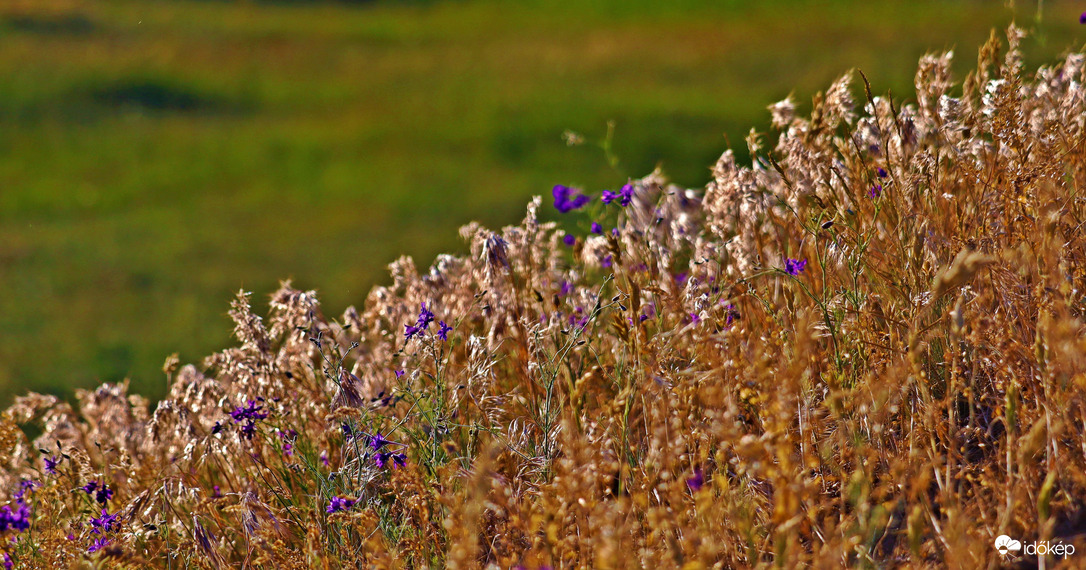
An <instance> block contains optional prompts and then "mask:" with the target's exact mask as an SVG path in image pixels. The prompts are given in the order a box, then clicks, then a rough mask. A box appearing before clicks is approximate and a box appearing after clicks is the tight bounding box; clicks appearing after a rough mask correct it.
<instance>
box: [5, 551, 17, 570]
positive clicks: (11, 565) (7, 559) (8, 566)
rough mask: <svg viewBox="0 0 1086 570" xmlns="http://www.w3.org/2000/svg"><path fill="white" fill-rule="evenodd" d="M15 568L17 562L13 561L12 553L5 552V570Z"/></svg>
mask: <svg viewBox="0 0 1086 570" xmlns="http://www.w3.org/2000/svg"><path fill="white" fill-rule="evenodd" d="M12 568H15V563H14V562H12V561H11V555H9V554H8V553H7V552H5V553H4V570H11V569H12Z"/></svg>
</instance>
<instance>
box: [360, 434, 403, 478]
mask: <svg viewBox="0 0 1086 570" xmlns="http://www.w3.org/2000/svg"><path fill="white" fill-rule="evenodd" d="M369 443H370V448H371V449H373V451H375V452H377V453H376V455H374V456H373V459H374V461H375V462H376V463H377V466H378V467H380V468H381V469H384V468H385V467H388V466H389V465H392V466H393V467H403V466H405V465H407V454H406V453H392V452H391V451H381V450H382V449H383V448H384V447H385V446H388V445H393V444H394V442H393V441H391V440H389V439H386V438H385V436H383V435H381V432H377V433H375V434H373V435H371V436H370V442H369Z"/></svg>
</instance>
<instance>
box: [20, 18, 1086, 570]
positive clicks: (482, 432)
mask: <svg viewBox="0 0 1086 570" xmlns="http://www.w3.org/2000/svg"><path fill="white" fill-rule="evenodd" d="M1020 38H1021V34H1020V33H1019V32H1018V31H1017V30H1015V29H1011V30H1010V32H1009V34H1008V40H1007V41H1006V43H1007V44H1009V45H1007V46H1006V47H1003V42H1001V41H1000V40H998V39H997V37H996V36H995V35H994V34H993V38H992V40H991V41H990V42H989V43H988V44H987V45H986V46H985V47H984V48H983V49H982V50H981V52H980V57H979V65H978V69H977V71H975V72H974V73H972V74H970V75H969V76H968V77H967V78H966V79H965V81H964V84H962V85H961V86H960V87H956V86H955V85H954V83H953V81H952V79H951V77H950V72H949V63H950V57H951V55H950V54H943V55H939V56H928V57H924V58H923V59H922V60H921V62H920V68H919V71H918V72H917V76H916V87H917V93H916V101H915V103H914V104H907V105H899V104H898V103H897V102H895V101H893V100H892V99H890V98H887V97H873V96H872V95H871V94H870V90H869V89H868V90H866V91H867V94H866V97H865V99H866V100H861V101H860V104H859V105H854V101H853V98H852V94H853V92H854V91H856V92H859V90H858V89H853V86H854V85H856V86H860V85H862V84H866V80H863V81H859V80H858V79H857V80H855V81H854V77H853V75H852V74H849V75H846V76H845V77H843V78H842V79H841V80H840V81H838V82H836V83H835V84H834V85H833V86H832V87H831V88H830V89H829V90H828V91H827V92H826V93H825V95H824V96H823V95H820V96H817V97H816V98H815V100H814V105H813V111H812V113H811V116H810V118H801V117H799V116H796V114H795V113H794V106H793V104H792V102H790V101H784V102H781V103H778V104H776V105H774V106H772V107H771V108H770V110H771V112H772V115H773V123H774V127H775V131H777V135H776V136H777V142H776V145H775V146H773V147H766V148H763V147H762V142H761V141H762V139H763V137H762V136H761V135H758V134H756V133H753V132H752V134H751V136H750V137H749V139H748V144H749V146H750V147H751V150H752V154H753V155H754V156H756V157H758V158H756V159H755V161H754V163H753V164H752V166H751V167H744V166H739V165H737V164H736V162H735V160H734V159H733V155H732V153H731V152H730V151H729V152H726V153H725V154H724V155H723V156H722V157H721V158H720V160H719V162H717V164H716V165H715V167H714V170H713V174H714V180H713V182H712V183H710V184H709V186H708V187H707V188H706V189H705V190H704V191H703V192H702V191H693V190H686V189H680V188H676V187H673V186H668V185H667V184H666V183H665V181H664V179H663V178H662V177H661V176H660V175H659V174H653V175H651V176H649V177H647V178H645V179H642V180H636V181H631V183H630V184H629V185H628V186H626V187H624V189H623V190H622V191H618V192H614V193H611V192H608V193H607V194H606V195H605V196H604V198H605V200H601V199H596V198H594V197H590V198H591V199H589V200H587V202H588V204H584V202H586V200H585V199H579V198H578V196H581V194H580V193H578V192H576V191H575V190H571V189H565V188H563V187H559V188H557V189H556V190H555V203H556V206H558V207H559V209H561V210H584V211H582V212H577V213H572V214H563V215H567V216H576V217H579V219H580V220H581V223H584V224H586V226H585V227H586V231H585V232H583V235H580V236H579V237H568V238H567V236H572V235H573V234H567V233H566V232H564V231H562V230H560V229H558V227H557V226H556V224H555V223H551V222H546V223H545V222H540V221H539V220H538V217H537V210H538V208H539V207H540V205H541V202H540V200H538V199H537V200H536V201H535V202H533V203H532V204H531V205H530V206H529V208H528V214H527V217H526V218H525V220H524V222H523V223H522V224H521V225H519V226H515V227H507V228H504V229H503V230H502V231H500V232H492V231H490V230H487V229H484V228H482V227H480V226H478V225H470V226H467V227H465V228H464V230H463V232H462V233H463V235H464V237H465V238H466V239H467V240H469V242H470V243H471V255H470V257H453V256H441V257H439V258H438V259H437V260H436V262H435V263H434V265H433V266H432V267H431V268H430V269H429V270H426V271H424V272H421V273H420V272H419V271H418V270H417V268H416V266H415V265H414V263H413V262H412V261H411V260H410V259H408V258H403V259H400V260H399V261H397V262H396V263H394V264H392V266H391V270H392V284H391V285H390V286H386V287H377V288H375V289H374V290H373V291H372V293H371V294H370V296H369V298H368V299H367V301H366V304H365V308H364V310H363V311H361V312H358V311H356V310H355V309H353V308H350V309H348V310H347V311H346V312H345V313H344V314H343V316H342V317H341V318H340V319H338V320H333V319H328V318H326V317H325V316H324V315H323V313H322V312H321V309H320V307H319V305H318V302H317V299H316V296H315V295H314V293H313V292H303V291H298V290H294V289H292V288H291V287H290V286H289V284H284V286H283V287H282V289H280V290H279V291H278V292H277V293H275V294H274V295H273V297H272V300H271V314H270V315H269V317H268V319H267V321H266V322H265V321H263V320H262V319H261V318H259V317H257V316H255V315H254V314H253V313H252V312H251V311H250V308H249V301H248V298H247V296H246V295H244V294H239V295H238V298H237V299H236V300H235V301H234V304H233V310H232V312H231V316H232V317H233V319H234V321H235V333H236V336H237V338H238V340H239V343H240V345H239V346H237V347H234V348H229V349H227V350H224V351H223V352H221V353H219V354H216V355H214V356H212V357H210V358H208V359H207V360H206V361H205V362H204V363H203V367H202V368H198V367H195V366H192V365H187V366H184V367H178V363H177V361H176V359H171V360H170V361H167V364H166V367H165V370H166V373H167V375H168V377H169V379H170V382H171V386H172V387H171V389H170V393H169V396H168V398H167V399H165V400H163V401H162V402H160V403H158V404H157V406H155V407H154V408H153V410H152V408H151V407H150V406H149V403H148V402H147V401H146V400H145V399H143V398H141V397H139V396H137V395H132V394H129V393H127V390H126V386H125V385H123V384H122V385H104V386H102V387H100V388H98V389H97V390H95V391H93V392H84V393H81V394H80V395H79V397H78V405H77V406H75V407H74V408H73V407H72V406H70V405H69V404H68V403H65V402H63V401H58V400H57V399H56V398H54V397H50V396H43V395H36V394H32V395H29V396H26V397H23V398H20V399H18V400H17V401H16V403H15V404H14V405H13V406H12V407H11V408H9V409H8V410H6V411H5V412H4V414H3V416H2V422H0V443H2V447H0V452H2V455H3V456H2V460H3V465H4V469H3V471H2V473H0V489H2V491H0V492H2V493H3V494H4V500H3V501H2V502H3V503H4V504H7V505H8V506H7V507H5V510H3V511H2V512H0V514H2V516H3V517H4V524H3V529H2V531H3V541H2V543H0V549H2V550H3V553H4V554H3V556H4V558H3V561H4V562H5V563H7V564H9V565H13V566H17V567H19V568H56V567H102V568H105V567H109V568H115V567H125V566H127V567H133V568H135V567H148V566H154V567H163V568H166V567H172V568H188V567H201V568H226V567H260V568H342V567H406V568H419V567H443V566H444V567H450V568H472V567H486V566H489V567H498V568H511V567H517V566H523V567H525V568H542V567H552V568H574V567H580V568H588V567H592V568H609V567H656V568H680V567H681V568H704V567H724V568H734V567H748V566H771V565H780V566H786V567H794V566H800V565H813V566H818V567H827V566H828V567H838V566H877V565H892V566H911V567H942V566H950V567H971V568H977V567H984V566H988V567H991V566H996V565H999V564H1001V563H1002V562H1004V561H1003V560H1002V559H1001V557H1000V555H999V554H998V553H997V552H996V550H995V549H994V548H993V546H992V545H993V539H994V537H995V536H997V535H1001V534H1007V535H1011V536H1013V537H1015V538H1019V539H1023V540H1049V541H1052V542H1053V543H1055V542H1057V541H1063V542H1065V543H1075V542H1077V543H1079V544H1081V543H1082V540H1083V538H1084V535H1086V459H1084V453H1086V438H1084V435H1086V413H1084V412H1086V398H1084V394H1086V338H1084V327H1083V322H1082V317H1083V314H1082V313H1083V308H1084V307H1083V290H1084V286H1086V283H1084V281H1083V280H1084V277H1086V265H1084V264H1086V250H1084V245H1086V244H1084V241H1083V231H1082V228H1083V223H1084V221H1086V202H1084V197H1083V196H1082V195H1081V194H1080V189H1081V188H1082V187H1083V185H1084V184H1086V168H1084V166H1086V154H1084V147H1083V140H1084V137H1086V129H1084V121H1086V108H1084V105H1086V101H1084V97H1083V95H1084V89H1083V82H1084V79H1086V78H1084V67H1086V58H1084V57H1083V55H1081V54H1073V55H1070V56H1068V57H1067V58H1066V60H1065V61H1063V62H1062V63H1059V64H1057V65H1054V66H1052V67H1044V68H1041V69H1040V70H1039V71H1038V72H1037V73H1036V75H1035V76H1033V78H1032V79H1030V78H1028V77H1025V76H1024V75H1023V73H1022V64H1021V56H1020V53H1019V48H1018V43H1019V40H1020ZM604 201H606V202H608V203H607V204H604V203H603V202H604ZM586 213H587V215H585V214H586ZM593 221H594V222H596V223H598V224H600V225H599V226H594V227H592V229H591V230H588V229H587V228H588V226H587V224H588V223H589V222H593ZM611 228H615V231H611ZM569 242H572V245H567V244H568V243H569ZM439 323H440V324H439ZM201 370H202V371H201ZM28 433H30V434H33V435H34V437H33V440H32V441H31V440H30V439H29V438H30V437H31V436H28V435H27V434H28ZM1079 553H1080V555H1082V556H1086V548H1082V547H1080V548H1079ZM1023 560H1025V561H1026V562H1030V563H1036V561H1029V560H1026V559H1025V558H1020V559H1019V562H1022V561H1023ZM1046 562H1047V563H1049V564H1051V563H1060V562H1062V563H1065V564H1074V563H1075V561H1074V559H1068V560H1061V559H1059V558H1053V557H1049V559H1048V560H1046ZM1079 562H1081V560H1080V561H1079Z"/></svg>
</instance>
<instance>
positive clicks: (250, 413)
mask: <svg viewBox="0 0 1086 570" xmlns="http://www.w3.org/2000/svg"><path fill="white" fill-rule="evenodd" d="M263 407H264V406H263V405H262V404H258V403H256V400H249V402H248V404H247V405H246V406H244V407H242V406H238V407H236V408H234V411H232V412H230V417H231V418H232V419H233V420H234V423H235V424H239V425H240V424H243V423H244V425H242V426H241V435H243V436H244V437H245V439H250V440H251V439H253V435H254V434H255V433H256V422H258V421H260V420H263V419H265V418H267V417H268V412H267V411H264V410H263Z"/></svg>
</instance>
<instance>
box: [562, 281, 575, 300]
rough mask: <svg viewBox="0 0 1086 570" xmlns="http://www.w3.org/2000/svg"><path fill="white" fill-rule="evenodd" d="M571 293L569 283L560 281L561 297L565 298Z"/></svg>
mask: <svg viewBox="0 0 1086 570" xmlns="http://www.w3.org/2000/svg"><path fill="white" fill-rule="evenodd" d="M572 292H573V284H572V283H570V282H569V281H562V291H561V294H562V296H563V297H566V296H568V295H569V294H570V293H572Z"/></svg>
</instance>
